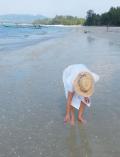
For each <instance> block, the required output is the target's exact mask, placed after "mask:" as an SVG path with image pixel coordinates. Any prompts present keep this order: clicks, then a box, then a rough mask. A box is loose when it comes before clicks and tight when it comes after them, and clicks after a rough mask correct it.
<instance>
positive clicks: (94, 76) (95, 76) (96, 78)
mask: <svg viewBox="0 0 120 157" xmlns="http://www.w3.org/2000/svg"><path fill="white" fill-rule="evenodd" d="M92 76H93V78H94V80H95V82H97V81H99V79H100V77H99V75H97V74H95V73H93V72H92Z"/></svg>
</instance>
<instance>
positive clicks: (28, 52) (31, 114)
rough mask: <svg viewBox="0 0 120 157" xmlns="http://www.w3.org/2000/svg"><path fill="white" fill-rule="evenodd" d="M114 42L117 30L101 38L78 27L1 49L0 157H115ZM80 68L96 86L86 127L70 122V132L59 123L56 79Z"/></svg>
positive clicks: (117, 52)
mask: <svg viewBox="0 0 120 157" xmlns="http://www.w3.org/2000/svg"><path fill="white" fill-rule="evenodd" d="M85 31H87V32H86V33H85ZM119 41H120V28H119V27H117V28H115V29H113V28H109V31H108V32H107V28H106V27H82V26H80V27H73V28H70V30H69V31H67V33H65V34H64V33H63V34H62V35H60V36H57V37H54V38H49V40H44V42H39V41H37V43H36V44H29V45H27V46H25V47H23V46H22V47H21V48H19V47H17V49H14V50H13V49H11V50H10V51H8V49H6V50H3V49H1V51H0V157H33V156H34V157H57V156H58V157H101V156H102V157H113V156H115V157H119V156H120V150H119V148H120V139H119V136H120V131H119V130H120V120H119V119H120V106H119V90H120V84H119V78H120V61H119V60H120V44H119V43H120V42H119ZM80 63H82V64H85V65H86V66H87V67H89V69H91V71H93V72H95V73H97V74H98V75H99V76H100V80H99V82H98V83H97V84H96V87H95V93H94V95H93V96H92V104H91V107H90V108H86V111H85V118H86V119H87V124H86V125H81V124H80V123H79V122H77V120H76V122H75V126H74V127H71V126H70V125H69V124H67V125H64V122H63V119H64V115H65V105H66V100H65V94H64V87H63V82H62V73H63V70H64V68H65V67H67V66H68V65H70V64H80ZM76 113H77V111H76ZM76 119H77V117H76Z"/></svg>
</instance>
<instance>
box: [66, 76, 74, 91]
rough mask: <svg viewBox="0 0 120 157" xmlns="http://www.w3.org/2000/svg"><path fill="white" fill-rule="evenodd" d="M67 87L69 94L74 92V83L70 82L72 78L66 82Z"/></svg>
mask: <svg viewBox="0 0 120 157" xmlns="http://www.w3.org/2000/svg"><path fill="white" fill-rule="evenodd" d="M66 87H67V90H68V91H69V92H73V91H74V87H73V84H72V81H71V80H70V78H68V79H67V80H66Z"/></svg>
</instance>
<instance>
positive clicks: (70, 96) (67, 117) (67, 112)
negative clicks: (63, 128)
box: [64, 92, 74, 122]
mask: <svg viewBox="0 0 120 157" xmlns="http://www.w3.org/2000/svg"><path fill="white" fill-rule="evenodd" d="M73 95H74V92H68V98H67V104H66V115H65V119H64V121H65V122H68V121H69V120H70V105H71V102H72V98H73Z"/></svg>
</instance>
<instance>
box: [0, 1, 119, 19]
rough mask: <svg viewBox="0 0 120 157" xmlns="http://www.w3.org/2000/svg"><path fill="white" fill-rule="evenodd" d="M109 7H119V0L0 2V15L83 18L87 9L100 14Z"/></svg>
mask: <svg viewBox="0 0 120 157" xmlns="http://www.w3.org/2000/svg"><path fill="white" fill-rule="evenodd" d="M111 6H113V7H116V6H120V0H0V14H12V13H15V14H34V15H36V14H40V15H44V16H47V17H54V16H55V15H72V16H78V17H83V18H85V17H86V12H87V11H88V10H89V9H92V10H94V12H95V13H99V14H101V13H103V12H107V11H108V10H109V9H110V7H111Z"/></svg>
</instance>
